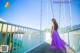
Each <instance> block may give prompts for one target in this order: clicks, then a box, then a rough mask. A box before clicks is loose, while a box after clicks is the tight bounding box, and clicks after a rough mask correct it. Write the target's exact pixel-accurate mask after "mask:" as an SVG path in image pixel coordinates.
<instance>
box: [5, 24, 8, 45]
mask: <svg viewBox="0 0 80 53" xmlns="http://www.w3.org/2000/svg"><path fill="white" fill-rule="evenodd" d="M6 25H7V27H6V35H5V39H4V44H6V45H7V35H8V24H6Z"/></svg>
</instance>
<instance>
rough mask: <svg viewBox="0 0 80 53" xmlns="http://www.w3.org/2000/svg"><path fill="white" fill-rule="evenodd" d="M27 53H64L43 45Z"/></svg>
mask: <svg viewBox="0 0 80 53" xmlns="http://www.w3.org/2000/svg"><path fill="white" fill-rule="evenodd" d="M28 53H64V52H63V51H60V50H52V49H50V44H48V43H44V44H42V45H40V46H38V47H36V48H35V49H33V50H31V51H29V52H28Z"/></svg>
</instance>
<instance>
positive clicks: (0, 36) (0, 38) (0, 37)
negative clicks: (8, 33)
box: [0, 23, 3, 45]
mask: <svg viewBox="0 0 80 53" xmlns="http://www.w3.org/2000/svg"><path fill="white" fill-rule="evenodd" d="M2 30H3V23H2V26H1V33H0V45H1V44H2Z"/></svg>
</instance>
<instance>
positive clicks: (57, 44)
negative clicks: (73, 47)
mask: <svg viewBox="0 0 80 53" xmlns="http://www.w3.org/2000/svg"><path fill="white" fill-rule="evenodd" d="M65 45H66V43H65V42H64V41H63V40H62V39H61V38H60V37H59V34H58V31H57V30H54V32H52V43H51V49H57V50H65V51H66V47H65Z"/></svg>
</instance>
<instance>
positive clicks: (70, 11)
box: [69, 0, 72, 29]
mask: <svg viewBox="0 0 80 53" xmlns="http://www.w3.org/2000/svg"><path fill="white" fill-rule="evenodd" d="M69 8H70V9H69V10H70V25H71V29H72V13H71V12H72V11H71V4H70V0H69Z"/></svg>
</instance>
